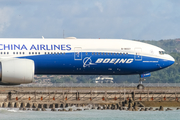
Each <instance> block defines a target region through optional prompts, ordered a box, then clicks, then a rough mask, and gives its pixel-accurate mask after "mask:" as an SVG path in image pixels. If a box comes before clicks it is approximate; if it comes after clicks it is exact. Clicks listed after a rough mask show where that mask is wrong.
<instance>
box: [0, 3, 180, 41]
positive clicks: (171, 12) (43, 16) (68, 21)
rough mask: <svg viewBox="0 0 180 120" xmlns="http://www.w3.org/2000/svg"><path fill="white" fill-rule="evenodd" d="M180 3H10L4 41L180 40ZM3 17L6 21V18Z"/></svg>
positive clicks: (3, 8) (0, 11)
mask: <svg viewBox="0 0 180 120" xmlns="http://www.w3.org/2000/svg"><path fill="white" fill-rule="evenodd" d="M176 3H178V0H177V1H175V2H173V1H170V0H164V1H161V2H159V1H157V0H149V1H146V0H136V1H135V0H128V1H127V0H113V1H112V0H91V1H82V0H68V1H64V0H53V1H52V0H38V1H37V0H26V1H22V0H17V1H14V0H10V2H9V1H3V2H2V3H1V4H0V15H1V18H0V37H41V36H44V37H53V38H54V37H58V38H61V37H63V34H62V33H63V30H65V36H66V37H68V36H75V37H77V38H125V39H145V40H147V39H154V40H159V39H163V38H164V39H167V38H168V37H173V36H174V37H178V36H179V33H178V31H179V30H178V29H179V28H180V24H179V21H180V15H179V11H180V8H179V7H178V4H176ZM2 16H3V17H2Z"/></svg>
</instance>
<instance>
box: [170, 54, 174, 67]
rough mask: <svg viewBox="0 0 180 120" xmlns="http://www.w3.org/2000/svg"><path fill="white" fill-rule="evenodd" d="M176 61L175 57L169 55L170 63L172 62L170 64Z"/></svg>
mask: <svg viewBox="0 0 180 120" xmlns="http://www.w3.org/2000/svg"><path fill="white" fill-rule="evenodd" d="M174 62H175V59H174V58H173V57H172V56H170V55H169V63H170V65H172V64H174Z"/></svg>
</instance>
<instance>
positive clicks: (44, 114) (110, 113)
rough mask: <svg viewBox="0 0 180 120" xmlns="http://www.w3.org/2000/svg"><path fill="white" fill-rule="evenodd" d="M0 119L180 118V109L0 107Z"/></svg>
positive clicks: (104, 119) (117, 119) (143, 119)
mask: <svg viewBox="0 0 180 120" xmlns="http://www.w3.org/2000/svg"><path fill="white" fill-rule="evenodd" d="M0 120H180V110H175V109H174V110H173V111H120V110H87V111H72V112H62V111H61V112H60V111H55V112H52V111H50V110H48V111H22V110H18V109H17V108H13V109H9V108H7V109H6V108H2V109H1V108H0Z"/></svg>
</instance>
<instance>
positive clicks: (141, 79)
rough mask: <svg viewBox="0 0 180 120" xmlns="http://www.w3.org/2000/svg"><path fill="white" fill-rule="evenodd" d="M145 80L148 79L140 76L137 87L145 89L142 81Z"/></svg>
mask: <svg viewBox="0 0 180 120" xmlns="http://www.w3.org/2000/svg"><path fill="white" fill-rule="evenodd" d="M145 80H146V79H144V78H141V77H140V79H139V84H138V86H137V89H144V85H143V84H142V81H145Z"/></svg>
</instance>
